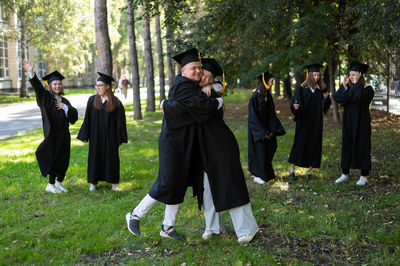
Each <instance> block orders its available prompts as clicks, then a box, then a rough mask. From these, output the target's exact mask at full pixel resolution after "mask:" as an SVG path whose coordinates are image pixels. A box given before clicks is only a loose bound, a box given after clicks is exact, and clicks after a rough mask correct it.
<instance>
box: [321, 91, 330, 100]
mask: <svg viewBox="0 0 400 266" xmlns="http://www.w3.org/2000/svg"><path fill="white" fill-rule="evenodd" d="M322 95H323V96H324V98H325V99H328V97H329V92H328V91H327V92H324V93H323V94H322Z"/></svg>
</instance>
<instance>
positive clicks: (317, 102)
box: [289, 86, 331, 168]
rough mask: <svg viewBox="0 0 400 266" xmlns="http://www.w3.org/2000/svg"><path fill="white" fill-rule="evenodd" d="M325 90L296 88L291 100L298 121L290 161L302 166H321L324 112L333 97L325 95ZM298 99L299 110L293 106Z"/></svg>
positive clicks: (292, 109) (295, 119)
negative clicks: (325, 96)
mask: <svg viewBox="0 0 400 266" xmlns="http://www.w3.org/2000/svg"><path fill="white" fill-rule="evenodd" d="M323 93H324V91H322V90H320V89H318V88H316V90H315V91H314V93H313V92H312V91H311V89H309V88H308V87H306V86H300V87H298V88H296V90H295V92H294V96H293V98H292V100H291V101H290V109H291V111H292V113H293V114H294V121H296V131H295V136H294V143H293V146H292V150H291V152H290V156H289V163H293V164H295V165H297V166H301V167H309V166H311V167H313V168H319V167H320V165H321V154H322V129H323V117H322V116H323V113H326V112H327V111H328V110H329V108H330V106H331V99H330V98H329V97H328V98H327V99H325V98H324V96H323ZM296 101H297V103H298V104H299V105H300V107H299V109H298V110H295V109H294V108H293V104H294V103H295V102H296Z"/></svg>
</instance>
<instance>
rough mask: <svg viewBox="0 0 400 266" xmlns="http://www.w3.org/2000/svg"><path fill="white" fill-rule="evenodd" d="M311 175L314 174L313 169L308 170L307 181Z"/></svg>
mask: <svg viewBox="0 0 400 266" xmlns="http://www.w3.org/2000/svg"><path fill="white" fill-rule="evenodd" d="M313 175H314V172H313V171H308V173H307V181H310V180H311V178H312V177H313Z"/></svg>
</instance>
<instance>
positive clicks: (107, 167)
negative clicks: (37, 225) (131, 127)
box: [78, 72, 127, 191]
mask: <svg viewBox="0 0 400 266" xmlns="http://www.w3.org/2000/svg"><path fill="white" fill-rule="evenodd" d="M98 74H99V75H100V76H99V77H98V78H97V81H96V95H93V96H91V97H90V98H89V100H88V103H87V106H86V113H85V119H84V121H83V124H82V127H81V129H80V131H79V134H78V139H79V140H82V141H84V142H87V141H89V158H88V169H87V179H88V183H90V191H95V190H96V189H97V183H98V181H106V182H108V183H112V190H117V189H118V184H119V154H118V149H119V146H120V145H121V144H122V143H127V134H126V121H125V109H124V106H123V105H122V103H121V102H120V100H119V99H118V98H117V97H115V96H114V93H113V92H112V90H111V83H112V81H114V79H113V78H112V77H110V76H108V75H105V74H102V73H100V72H98Z"/></svg>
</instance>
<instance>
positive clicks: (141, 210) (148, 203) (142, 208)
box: [131, 194, 157, 220]
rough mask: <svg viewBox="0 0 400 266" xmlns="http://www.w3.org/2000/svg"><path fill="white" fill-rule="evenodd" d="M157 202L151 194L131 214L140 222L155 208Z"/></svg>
mask: <svg viewBox="0 0 400 266" xmlns="http://www.w3.org/2000/svg"><path fill="white" fill-rule="evenodd" d="M156 202H157V200H155V199H153V198H152V197H150V195H149V194H146V196H145V197H144V198H143V199H142V201H141V202H140V203H139V204H138V205H137V206H136V208H135V209H133V211H131V213H132V215H133V216H136V217H137V218H138V220H140V218H142V217H143V216H144V215H145V214H146V213H147V212H148V211H149V210H150V209H151V208H152V207H153V206H154V204H155V203H156Z"/></svg>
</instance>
